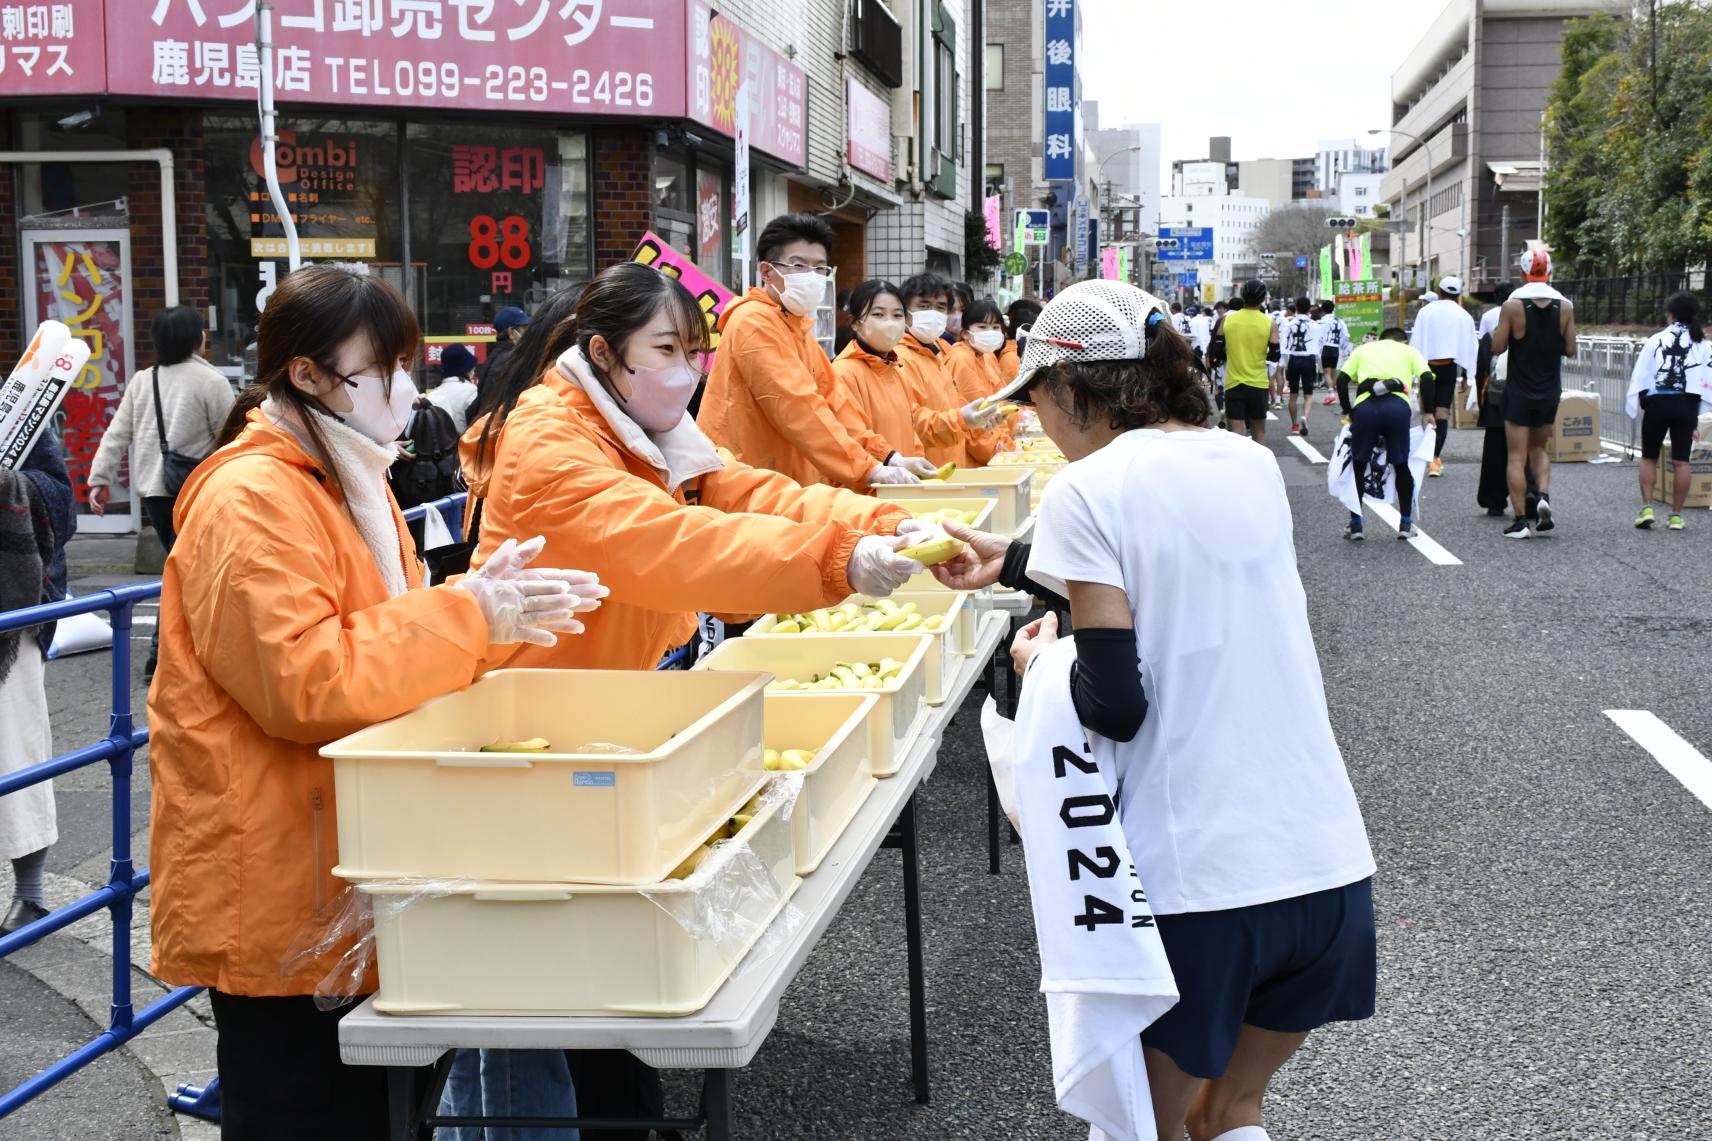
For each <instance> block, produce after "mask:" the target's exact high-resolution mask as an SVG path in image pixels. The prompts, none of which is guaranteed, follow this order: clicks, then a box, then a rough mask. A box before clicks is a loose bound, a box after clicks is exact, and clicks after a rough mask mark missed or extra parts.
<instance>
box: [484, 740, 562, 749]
mask: <svg viewBox="0 0 1712 1141" xmlns="http://www.w3.org/2000/svg"><path fill="white" fill-rule="evenodd" d="M552 748H553V746H552V745H550V744H548V743H547V742H546V740H544V739H543V738H540V737H531V738H529V739H528V740H527V741H495V742H494V743H493V744H491V745H483V746H482V747H481V751H482V752H484V753H546V752H550V751H552Z"/></svg>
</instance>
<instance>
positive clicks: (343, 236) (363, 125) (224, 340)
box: [204, 115, 401, 367]
mask: <svg viewBox="0 0 1712 1141" xmlns="http://www.w3.org/2000/svg"><path fill="white" fill-rule="evenodd" d="M204 131H205V137H206V146H207V151H206V153H207V169H208V262H209V265H208V272H209V279H210V280H209V296H210V300H211V301H212V302H213V303H214V305H215V307H216V312H217V314H218V324H217V325H216V327H215V328H213V329H212V330H210V332H211V333H212V340H213V353H214V363H215V364H216V365H220V366H228V367H235V366H237V365H239V364H240V363H241V362H242V360H243V355H244V348H245V346H247V345H248V344H250V342H251V341H252V340H253V339H254V336H255V324H256V316H257V314H258V313H259V311H260V309H259V307H258V306H257V304H256V299H257V296H258V295H259V294H261V293H262V291H263V290H264V289H267V288H268V285H269V282H270V281H279V280H283V279H284V277H285V273H286V267H287V264H288V263H287V260H286V249H285V230H284V228H283V226H282V225H281V224H280V220H279V215H278V213H277V211H276V210H275V209H274V206H273V202H272V200H271V199H270V197H269V195H268V189H267V184H266V183H265V182H264V181H263V177H262V170H263V163H262V150H261V137H260V133H259V131H258V130H257V124H256V119H255V116H254V115H243V116H237V115H233V116H223V115H209V116H207V117H206V118H205V119H204ZM275 158H276V161H277V163H278V167H279V182H280V190H281V191H282V192H283V193H284V194H285V196H286V199H287V202H288V204H290V206H291V208H292V213H293V215H294V216H295V218H296V220H297V234H298V238H299V240H300V242H301V244H302V254H303V258H304V260H305V261H306V262H314V261H360V262H367V263H369V264H371V265H373V266H375V267H376V268H377V271H384V269H385V267H388V266H390V267H391V268H392V271H393V272H392V276H393V277H394V279H395V280H397V267H398V265H399V262H400V257H401V251H400V245H399V226H398V127H397V125H396V124H394V123H390V122H384V121H376V120H358V119H287V120H282V121H281V122H280V124H279V145H278V149H277V151H276V152H275Z"/></svg>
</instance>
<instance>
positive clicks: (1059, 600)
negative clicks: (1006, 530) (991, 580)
mask: <svg viewBox="0 0 1712 1141" xmlns="http://www.w3.org/2000/svg"><path fill="white" fill-rule="evenodd" d="M1029 550H1030V546H1029V544H1027V543H1012V544H1011V545H1010V546H1009V547H1008V548H1007V549H1006V550H1005V562H1004V565H1003V566H1001V567H1000V568H999V585H1000V586H1004V587H1009V588H1010V589H1011V590H1020V591H1024V592H1025V593H1028V594H1032V595H1033V596H1034V597H1036V598H1038V599H1040V600H1041V601H1042V602H1044V603H1045V604H1046V608H1047V609H1048V610H1069V609H1070V600H1069V599H1067V598H1064V597H1063V596H1062V595H1057V594H1054V593H1052V591H1050V590H1047V589H1046V588H1045V587H1044V586H1041V585H1040V584H1039V583H1038V582H1035V581H1034V580H1033V579H1031V578H1029V577H1028V552H1029Z"/></svg>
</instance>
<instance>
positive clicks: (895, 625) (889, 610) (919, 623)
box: [767, 598, 945, 634]
mask: <svg viewBox="0 0 1712 1141" xmlns="http://www.w3.org/2000/svg"><path fill="white" fill-rule="evenodd" d="M944 625H945V616H944V615H943V614H934V615H931V616H925V617H924V616H923V615H921V614H919V613H917V607H916V604H915V603H913V602H906V603H904V604H903V605H901V606H900V605H898V604H897V603H896V602H893V601H892V600H891V599H889V598H882V599H880V600H879V601H877V602H865V603H857V602H846V603H844V604H843V605H841V606H836V607H833V608H832V609H830V610H811V611H809V612H808V613H807V614H784V615H781V616H780V618H779V621H778V622H777V623H776V624H775V625H774V626H773V627H772V628H771V629H769V630H768V631H767V633H769V634H872V633H876V632H879V633H890V632H894V631H895V632H897V633H900V634H901V633H903V632H904V631H906V630H916V629H920V630H924V631H927V630H933V631H937V630H940V629H942V628H943V627H944Z"/></svg>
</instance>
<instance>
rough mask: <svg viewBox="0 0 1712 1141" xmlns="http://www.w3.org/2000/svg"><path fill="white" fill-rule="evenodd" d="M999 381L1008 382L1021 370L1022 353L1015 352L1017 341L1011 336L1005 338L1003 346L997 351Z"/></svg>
mask: <svg viewBox="0 0 1712 1141" xmlns="http://www.w3.org/2000/svg"><path fill="white" fill-rule="evenodd" d="M998 357H999V383H1000V384H1001V385H1004V384H1009V383H1010V382H1011V381H1013V380H1015V379H1016V378H1017V374H1018V373H1020V372H1022V354H1021V353H1019V352H1017V343H1016V342H1015V341H1013V340H1012V339H1011V338H1009V337H1006V338H1005V344H1004V347H1003V348H1001V349H1000V350H999V352H998Z"/></svg>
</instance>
